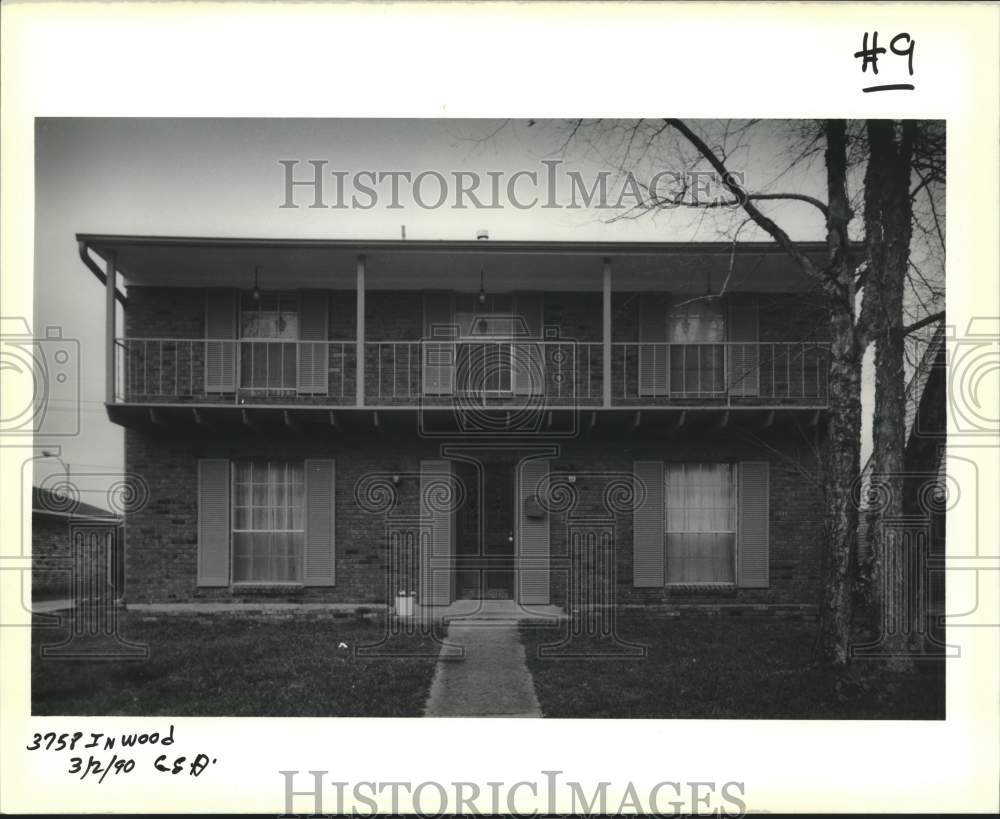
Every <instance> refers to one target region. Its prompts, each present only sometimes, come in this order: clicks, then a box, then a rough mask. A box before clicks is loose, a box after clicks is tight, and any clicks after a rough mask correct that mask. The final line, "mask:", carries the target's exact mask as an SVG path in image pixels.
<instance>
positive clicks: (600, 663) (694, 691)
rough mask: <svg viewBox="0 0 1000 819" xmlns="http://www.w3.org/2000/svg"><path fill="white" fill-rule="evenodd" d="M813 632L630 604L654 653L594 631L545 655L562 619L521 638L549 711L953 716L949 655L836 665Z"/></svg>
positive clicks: (625, 632) (803, 625)
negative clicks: (634, 652)
mask: <svg viewBox="0 0 1000 819" xmlns="http://www.w3.org/2000/svg"><path fill="white" fill-rule="evenodd" d="M564 628H565V627H564ZM814 632H815V626H814V624H812V623H807V622H801V621H793V620H785V619H765V618H742V617H741V618H733V617H664V616H662V615H660V616H657V615H655V614H632V613H623V614H622V615H620V617H619V627H618V633H619V634H620V635H621V637H622V638H623V639H625V640H632V641H637V642H640V643H645V644H647V645H648V646H649V650H648V656H647V657H646V658H645V659H614V658H611V657H608V656H606V655H607V651H608V649H609V648H610V646H609V644H608V641H603V642H597V641H596V640H593V639H592V640H590V641H589V642H585V638H580V642H579V643H577V642H574V643H573V644H572V645H573V647H574V649H575V648H577V647H588V648H589V649H591V650H592V651H593V653H594V654H595V655H597V656H591V657H584V658H568V657H540V656H539V652H538V648H539V646H541V645H544V644H546V643H549V644H551V643H555V642H558V640H559V635H560V631H559V629H558V628H555V627H553V628H539V627H537V626H531V625H528V624H525V625H522V628H521V638H522V640H523V641H524V644H525V649H526V653H527V657H528V667H529V668H530V669H531V672H532V674H533V676H534V681H535V689H536V691H537V694H538V699H539V702H540V704H541V707H542V713H543V714H544V715H545V716H547V717H570V718H579V717H615V718H636V717H650V718H688V719H710V718H725V719H944V716H945V713H944V710H945V705H944V703H945V679H944V662H943V661H942V660H922V661H918V662H917V663H916V666H917V668H916V671H915V672H914V673H912V674H898V673H897V674H893V673H889V672H887V671H886V670H885V669H884V668H883V667H881V666H880V665H879V664H877V663H875V662H873V661H855V662H854V664H853V666H852V668H851V670H850V671H849V672H847V673H844V674H833V673H831V672H830V671H828V670H824V669H819V668H816V667H814V666H811V664H810V651H811V647H812V641H813V636H814ZM602 652H603V653H604V654H605V656H604V657H601V656H600V654H601V653H602Z"/></svg>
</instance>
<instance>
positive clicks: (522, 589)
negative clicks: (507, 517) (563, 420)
mask: <svg viewBox="0 0 1000 819" xmlns="http://www.w3.org/2000/svg"><path fill="white" fill-rule="evenodd" d="M548 474H549V464H548V461H525V462H524V463H523V464H521V474H520V476H519V480H518V483H517V530H516V531H517V544H516V545H517V584H518V597H519V599H520V602H521V603H524V604H526V605H547V604H548V603H549V515H548V513H547V512H545V511H544V510H541V511H542V514H541V515H538V514H537V513H534V514H532V515H528V514H527V513H528V512H529V511H531V512H534V510H533V506H534V505H535V504H533V503H532V501H533V499H534V498H535V497H536V496H537V495H538V487H539V484H540V483H541V482H542V481H543V480H544V478H545V476H546V475H548Z"/></svg>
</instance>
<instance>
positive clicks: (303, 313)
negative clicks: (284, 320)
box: [298, 290, 330, 395]
mask: <svg viewBox="0 0 1000 819" xmlns="http://www.w3.org/2000/svg"><path fill="white" fill-rule="evenodd" d="M329 309H330V298H329V295H328V294H327V292H326V291H325V290H301V291H299V339H300V342H299V366H298V392H299V394H300V395H326V394H327V384H328V379H329V371H330V356H329V352H330V345H329V343H328V336H329Z"/></svg>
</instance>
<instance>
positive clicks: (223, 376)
mask: <svg viewBox="0 0 1000 819" xmlns="http://www.w3.org/2000/svg"><path fill="white" fill-rule="evenodd" d="M610 349H611V366H610V370H611V389H610V397H611V405H612V406H616V407H630V406H671V405H677V406H688V405H694V404H709V405H713V406H714V405H732V406H740V405H744V406H782V405H796V406H816V407H822V406H825V405H826V402H827V395H828V389H827V388H828V368H829V345H828V344H826V343H823V342H754V343H751V342H746V343H743V342H725V343H704V344H667V343H645V342H615V343H613V344H611V345H610ZM115 352H116V355H115V362H116V372H115V400H116V401H119V402H128V403H173V402H177V403H185V402H194V403H260V402H263V403H269V402H270V403H284V402H287V403H310V404H320V405H323V404H330V405H340V406H357V405H358V403H357V345H356V344H355V343H354V342H341V341H331V342H318V341H316V342H314V341H285V340H271V339H243V340H222V339H173V338H144V339H143V338H140V339H117V340H116V341H115ZM604 352H605V348H604V345H603V344H601V343H600V342H573V341H564V340H558V341H553V340H545V341H542V340H522V339H519V338H518V339H496V338H491V339H490V340H488V341H478V340H476V341H461V340H459V341H451V340H444V341H438V340H434V341H423V340H421V341H368V342H366V343H365V344H364V367H365V379H364V380H365V386H364V401H363V405H364V406H400V407H413V406H434V405H442V406H445V405H450V404H452V403H453V402H455V401H456V400H459V399H460V400H461V401H462V402H466V403H468V402H474V403H475V404H476V405H482V406H498V407H499V406H505V405H517V404H520V403H523V402H524V401H525V400H527V398H528V397H530V398H531V399H532V400H541V401H543V402H544V405H545V406H551V407H573V406H601V405H602V404H603V401H604Z"/></svg>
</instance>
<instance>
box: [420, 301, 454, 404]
mask: <svg viewBox="0 0 1000 819" xmlns="http://www.w3.org/2000/svg"><path fill="white" fill-rule="evenodd" d="M453 307H454V300H453V298H452V294H451V293H442V292H436V293H424V343H423V348H424V354H423V391H424V395H451V394H452V393H453V392H454V391H455V383H454V382H455V318H454V315H453V312H454V311H453ZM436 339H441V341H436Z"/></svg>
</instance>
